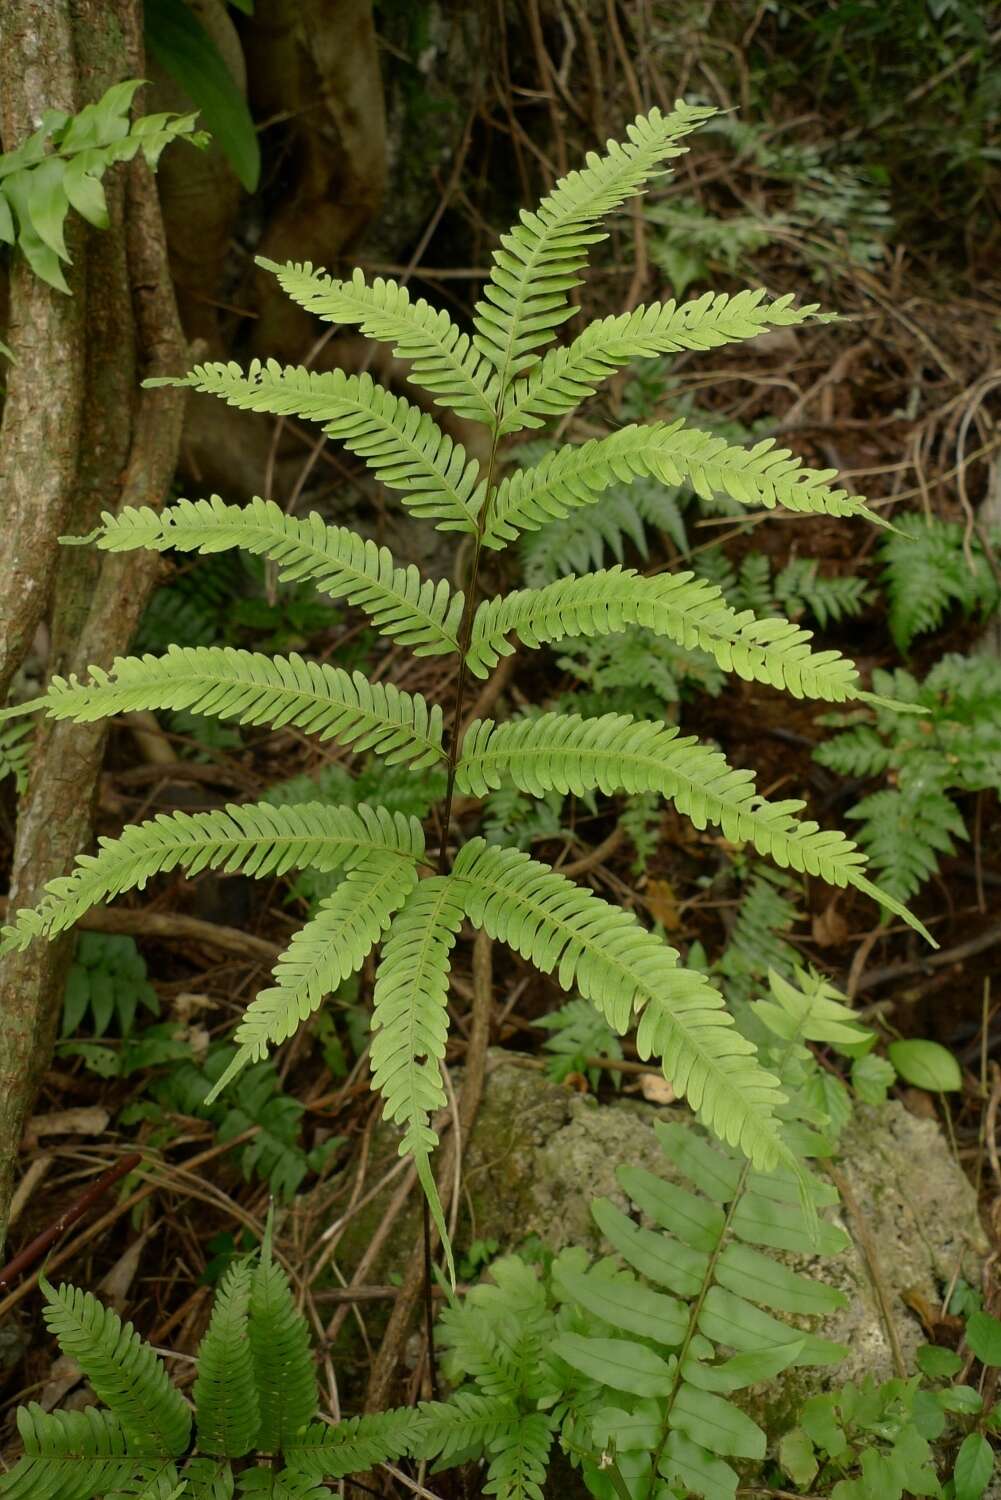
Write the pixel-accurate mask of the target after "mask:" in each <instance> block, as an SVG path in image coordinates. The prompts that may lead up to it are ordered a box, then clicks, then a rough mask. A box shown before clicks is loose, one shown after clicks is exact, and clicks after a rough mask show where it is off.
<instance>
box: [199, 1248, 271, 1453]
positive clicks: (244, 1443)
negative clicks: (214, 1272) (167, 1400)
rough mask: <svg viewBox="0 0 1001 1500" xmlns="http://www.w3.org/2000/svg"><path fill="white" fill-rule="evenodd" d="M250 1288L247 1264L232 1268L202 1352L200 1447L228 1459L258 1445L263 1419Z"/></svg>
mask: <svg viewBox="0 0 1001 1500" xmlns="http://www.w3.org/2000/svg"><path fill="white" fill-rule="evenodd" d="M250 1284H251V1269H250V1265H249V1264H248V1262H247V1261H237V1262H236V1263H235V1264H234V1265H232V1266H230V1268H229V1270H228V1271H227V1272H226V1274H225V1276H224V1277H223V1279H222V1282H221V1284H220V1286H219V1290H218V1292H217V1293H216V1298H215V1303H214V1305H213V1308H212V1317H211V1320H210V1322H209V1326H208V1329H207V1330H206V1333H205V1337H204V1338H203V1339H202V1342H201V1344H200V1345H199V1348H198V1376H197V1379H196V1380H195V1385H194V1392H193V1395H194V1398H195V1422H196V1424H197V1427H198V1447H199V1449H200V1450H201V1451H202V1452H204V1453H217V1454H220V1455H223V1456H225V1457H226V1458H242V1457H243V1455H244V1454H245V1453H248V1452H249V1451H250V1449H251V1448H252V1447H254V1446H255V1439H256V1437H257V1429H258V1427H259V1425H260V1419H261V1414H260V1407H259V1405H258V1400H257V1386H256V1383H255V1380H254V1362H253V1358H252V1354H251V1347H250V1338H249V1325H250Z"/></svg>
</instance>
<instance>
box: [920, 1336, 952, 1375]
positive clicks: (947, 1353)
mask: <svg viewBox="0 0 1001 1500" xmlns="http://www.w3.org/2000/svg"><path fill="white" fill-rule="evenodd" d="M915 1359H916V1360H917V1365H918V1369H919V1370H920V1371H921V1373H922V1374H923V1375H927V1376H928V1378H929V1380H949V1379H950V1378H951V1377H952V1376H953V1375H958V1374H959V1372H960V1370H961V1369H962V1368H963V1361H962V1360H961V1359H960V1357H959V1355H958V1354H957V1353H956V1351H955V1349H943V1348H942V1347H941V1346H940V1345H939V1344H922V1345H921V1347H920V1349H918V1351H917V1353H916V1355H915Z"/></svg>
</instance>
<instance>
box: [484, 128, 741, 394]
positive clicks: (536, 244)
mask: <svg viewBox="0 0 1001 1500" xmlns="http://www.w3.org/2000/svg"><path fill="white" fill-rule="evenodd" d="M714 113H715V111H714V110H712V109H704V108H700V107H698V106H693V105H689V104H685V103H684V101H682V100H679V101H678V102H677V104H676V105H675V107H674V111H673V112H672V113H671V114H669V115H664V114H662V113H661V111H660V110H659V109H654V110H651V112H650V113H649V114H647V115H639V116H638V117H637V118H636V119H635V120H634V121H633V123H632V124H631V125H629V126H628V128H627V135H628V137H629V139H628V141H625V142H619V141H609V142H608V147H607V150H606V153H605V155H604V156H598V155H597V154H596V153H595V152H590V153H589V154H588V157H587V165H586V166H585V167H584V168H583V169H581V170H580V171H575V172H570V173H569V174H568V175H567V176H566V177H563V178H561V179H560V181H559V182H558V183H557V184H556V186H555V187H554V189H553V191H552V192H551V193H549V194H548V195H547V196H546V197H545V198H543V200H542V202H541V203H540V204H539V206H538V208H537V209H536V210H535V212H534V213H529V212H528V211H527V210H526V209H522V211H521V214H520V215H519V218H520V222H519V223H518V224H516V225H515V226H514V228H513V229H512V230H511V231H510V232H509V233H508V234H504V235H502V236H501V242H500V246H499V248H498V249H497V250H495V251H494V257H493V259H494V265H493V270H492V271H491V273H490V279H489V281H488V282H487V284H486V286H485V287H484V289H483V297H482V299H481V300H480V301H479V302H478V303H477V304H476V318H475V320H474V323H475V327H476V335H475V338H474V340H473V342H474V343H475V344H476V347H477V348H478V349H480V350H482V352H483V353H484V354H485V355H486V357H487V359H488V360H489V361H490V363H491V364H492V365H493V366H494V367H495V369H496V370H497V372H498V375H499V383H500V389H501V391H502V392H505V391H506V390H507V386H508V383H509V381H510V380H511V379H512V378H513V377H514V376H515V375H519V374H521V373H522V371H524V370H526V369H527V368H528V367H529V366H530V365H531V364H533V363H534V362H535V359H536V358H537V356H536V355H535V354H534V352H533V351H534V350H535V349H536V348H538V346H539V345H540V344H545V343H548V342H549V340H550V339H551V338H552V336H553V332H554V330H555V329H556V328H557V327H558V326H559V325H560V324H561V323H563V322H565V320H566V319H567V318H568V317H569V316H570V313H571V312H572V308H570V307H569V306H568V298H567V292H568V291H569V290H570V289H571V288H572V287H575V286H577V285H578V284H579V279H578V274H577V273H578V272H579V271H580V270H581V268H582V267H583V266H584V264H585V263H586V261H587V256H588V252H589V250H590V247H591V246H592V245H593V244H596V243H597V242H598V241H599V240H603V239H605V238H606V236H605V234H604V233H603V232H602V231H600V230H597V229H596V228H595V225H596V224H597V222H598V220H599V219H601V218H602V217H603V216H604V215H605V214H608V213H611V212H612V211H613V210H614V209H616V208H619V207H620V206H621V205H622V204H623V203H625V202H626V200H627V199H629V198H633V197H635V196H636V194H637V193H639V192H641V191H642V188H643V185H644V183H646V182H647V181H648V180H649V179H650V178H651V177H653V176H656V175H659V171H660V169H661V163H663V162H665V161H667V160H668V159H669V158H671V157H674V156H681V155H682V154H683V152H684V151H685V149H686V148H685V147H683V146H679V145H677V144H676V143H677V142H678V140H680V138H681V137H682V136H684V135H688V134H689V132H690V131H692V130H695V129H696V128H697V127H698V126H699V125H701V124H702V122H703V121H704V120H707V119H708V118H709V116H710V115H712V114H714Z"/></svg>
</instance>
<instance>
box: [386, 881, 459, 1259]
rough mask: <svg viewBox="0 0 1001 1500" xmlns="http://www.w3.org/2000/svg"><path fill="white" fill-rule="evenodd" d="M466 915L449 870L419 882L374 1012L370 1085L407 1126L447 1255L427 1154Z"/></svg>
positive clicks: (396, 928) (390, 1116)
mask: <svg viewBox="0 0 1001 1500" xmlns="http://www.w3.org/2000/svg"><path fill="white" fill-rule="evenodd" d="M463 915H464V913H463V910H462V907H461V905H460V903H459V897H458V895H457V893H456V890H455V886H454V882H453V880H452V878H451V877H450V876H444V875H436V876H433V877H431V878H430V879H427V880H422V881H421V883H420V885H418V887H417V889H416V890H414V891H412V892H411V894H410V896H409V897H408V898H407V900H406V902H405V903H404V905H403V907H402V908H401V909H400V911H398V912H397V914H396V916H395V917H394V918H393V921H392V924H391V925H390V929H389V936H388V938H387V939H386V941H385V942H384V943H383V945H382V956H381V958H380V961H379V967H378V969H377V970H376V976H375V994H374V1007H373V1011H372V1051H371V1066H372V1083H373V1086H374V1087H375V1088H377V1089H378V1090H379V1092H380V1093H381V1094H382V1096H383V1098H384V1100H385V1106H384V1109H383V1116H384V1118H385V1119H387V1120H393V1121H394V1122H395V1123H396V1124H398V1125H403V1127H404V1133H403V1139H402V1140H401V1142H400V1155H401V1156H407V1155H409V1156H412V1157H413V1159H414V1165H415V1166H416V1168H417V1173H418V1176H419V1177H420V1180H421V1185H422V1187H423V1188H424V1191H425V1193H426V1195H427V1199H428V1204H429V1206H430V1209H431V1212H432V1214H433V1216H434V1220H435V1224H436V1225H437V1227H438V1232H439V1234H440V1235H441V1238H442V1243H443V1245H444V1246H445V1248H446V1253H447V1254H448V1255H449V1260H450V1261H451V1252H450V1250H449V1241H448V1234H447V1232H446V1229H445V1221H444V1216H443V1214H442V1210H441V1203H440V1201H439V1198H438V1190H437V1188H436V1187H435V1182H434V1176H433V1174H432V1172H431V1168H430V1162H429V1158H430V1154H431V1152H432V1151H433V1150H434V1148H435V1146H436V1145H437V1144H438V1137H437V1135H436V1133H435V1131H434V1130H433V1128H432V1126H431V1116H432V1114H433V1113H434V1111H435V1110H438V1109H440V1108H441V1107H442V1106H443V1105H444V1103H445V1091H444V1089H443V1087H442V1082H441V1064H442V1062H443V1060H444V1057H445V1043H446V1040H447V1038H448V1013H447V1011H446V1009H445V1002H446V997H447V993H448V969H449V954H450V953H451V951H452V948H453V947H454V945H455V939H456V934H457V933H458V931H459V928H460V926H461V925H462V918H463Z"/></svg>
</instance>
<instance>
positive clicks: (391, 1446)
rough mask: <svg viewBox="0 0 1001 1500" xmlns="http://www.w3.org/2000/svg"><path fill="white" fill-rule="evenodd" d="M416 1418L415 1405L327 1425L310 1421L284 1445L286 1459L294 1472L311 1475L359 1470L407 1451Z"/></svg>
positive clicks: (325, 1476)
mask: <svg viewBox="0 0 1001 1500" xmlns="http://www.w3.org/2000/svg"><path fill="white" fill-rule="evenodd" d="M419 1422H420V1416H419V1408H418V1407H415V1406H403V1407H398V1408H397V1409H395V1410H393V1411H382V1412H374V1413H372V1414H371V1415H370V1416H364V1417H349V1418H347V1419H345V1420H343V1421H340V1422H335V1423H334V1424H333V1425H332V1426H329V1427H328V1426H327V1424H326V1423H325V1422H312V1423H310V1425H309V1426H308V1427H307V1428H306V1431H305V1432H304V1433H302V1435H301V1436H300V1437H297V1438H295V1439H294V1441H293V1442H292V1443H291V1444H290V1445H289V1446H288V1447H287V1448H286V1449H285V1462H286V1464H287V1465H288V1467H289V1469H290V1470H291V1471H292V1472H293V1473H295V1474H306V1475H309V1476H310V1477H311V1478H313V1479H343V1478H344V1476H345V1475H346V1474H362V1473H364V1472H365V1470H366V1469H371V1468H374V1467H375V1465H376V1464H380V1463H384V1462H385V1460H386V1459H392V1458H402V1457H403V1456H404V1454H406V1453H408V1452H409V1450H410V1443H411V1441H412V1438H413V1435H414V1433H415V1432H417V1431H418V1428H419Z"/></svg>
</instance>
